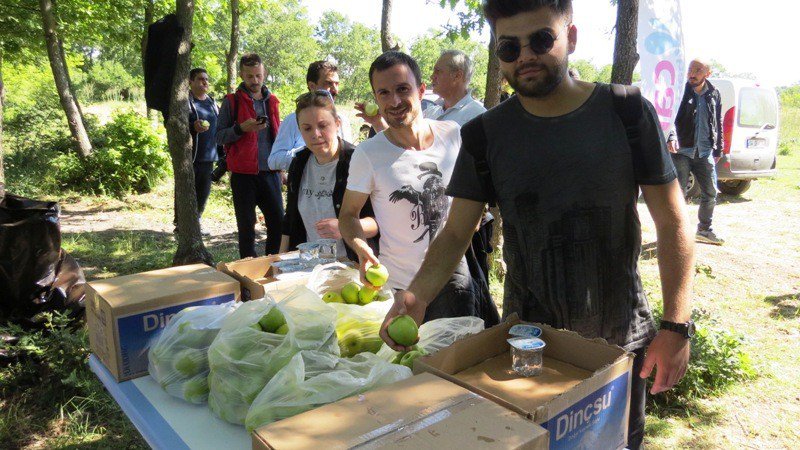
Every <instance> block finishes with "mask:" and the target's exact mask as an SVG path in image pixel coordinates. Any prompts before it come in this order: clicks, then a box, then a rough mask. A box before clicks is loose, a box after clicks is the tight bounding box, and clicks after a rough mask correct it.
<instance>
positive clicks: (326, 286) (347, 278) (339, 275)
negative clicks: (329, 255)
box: [306, 262, 394, 310]
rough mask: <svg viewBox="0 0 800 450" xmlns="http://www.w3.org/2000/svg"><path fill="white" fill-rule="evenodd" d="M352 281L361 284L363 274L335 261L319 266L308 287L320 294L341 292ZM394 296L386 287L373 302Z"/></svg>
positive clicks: (309, 280) (307, 284)
mask: <svg viewBox="0 0 800 450" xmlns="http://www.w3.org/2000/svg"><path fill="white" fill-rule="evenodd" d="M352 281H355V282H356V283H358V284H359V285H361V274H360V273H359V272H358V269H356V268H355V267H353V266H351V265H347V264H342V263H340V262H335V263H331V264H324V265H321V266H317V267H316V268H315V269H314V271H312V272H311V276H310V277H309V279H308V282H307V283H306V287H307V288H309V289H311V290H312V291H314V292H316V293H317V294H319V295H325V293H327V292H329V291H335V292H341V290H342V288H343V287H344V285H345V284H347V283H350V282H352ZM392 298H394V296H393V295H392V291H391V289H389V288H388V287H384V288H383V289H380V290H379V291H378V292H377V293H376V294H375V299H374V300H373V302H372V303H375V302H382V301H384V300H392ZM372 303H370V304H372ZM387 310H388V308H387Z"/></svg>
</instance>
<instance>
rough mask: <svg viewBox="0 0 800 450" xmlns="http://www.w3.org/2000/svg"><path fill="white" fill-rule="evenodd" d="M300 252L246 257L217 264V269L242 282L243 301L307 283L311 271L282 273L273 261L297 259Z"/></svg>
mask: <svg viewBox="0 0 800 450" xmlns="http://www.w3.org/2000/svg"><path fill="white" fill-rule="evenodd" d="M297 257H298V252H289V253H282V254H280V255H270V256H261V257H258V258H245V259H240V260H238V261H233V262H228V263H224V262H221V263H219V264H217V270H219V271H220V272H222V273H225V274H227V275H230V276H231V277H233V278H235V279H236V280H238V281H239V283H240V284H241V295H242V301H249V300H253V299H257V298H263V297H264V295H265V294H266V293H267V292H270V293H276V292H279V291H289V290H292V289H294V288H295V287H297V286H302V285H305V284H306V282H307V281H308V278H309V276H310V275H311V271H310V270H309V271H307V272H293V273H286V274H282V273H281V272H280V270H278V269H277V268H276V267H275V266H273V263H275V262H277V261H286V260H290V259H296V258H297Z"/></svg>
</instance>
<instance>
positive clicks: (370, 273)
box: [364, 264, 389, 287]
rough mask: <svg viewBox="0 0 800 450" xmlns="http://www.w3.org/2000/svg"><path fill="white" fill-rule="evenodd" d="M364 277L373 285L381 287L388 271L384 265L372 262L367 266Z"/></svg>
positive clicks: (387, 277) (384, 282) (387, 276)
mask: <svg viewBox="0 0 800 450" xmlns="http://www.w3.org/2000/svg"><path fill="white" fill-rule="evenodd" d="M364 277H365V278H366V279H367V281H369V282H370V283H371V284H372V285H373V286H375V287H381V286H383V285H384V284H386V282H387V281H388V280H389V271H388V270H386V266H384V265H381V264H373V265H371V266H369V267H368V268H367V271H366V273H365V274H364Z"/></svg>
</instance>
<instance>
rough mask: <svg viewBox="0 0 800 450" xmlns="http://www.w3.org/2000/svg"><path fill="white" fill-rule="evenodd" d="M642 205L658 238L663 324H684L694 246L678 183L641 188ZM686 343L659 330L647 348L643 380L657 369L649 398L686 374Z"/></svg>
mask: <svg viewBox="0 0 800 450" xmlns="http://www.w3.org/2000/svg"><path fill="white" fill-rule="evenodd" d="M642 193H643V194H644V199H645V202H646V203H647V207H648V209H649V210H650V215H651V216H652V217H653V222H655V225H656V234H657V236H658V269H659V272H660V274H661V289H662V293H663V297H664V320H667V321H670V322H678V323H683V322H687V321H688V320H689V319H690V318H691V298H690V297H691V295H692V271H693V269H694V242H693V240H692V239H691V236H692V234H691V232H690V229H689V221H688V218H687V215H686V207H685V203H684V200H683V194H682V192H681V189H680V187H679V185H678V182H677V181H675V180H673V181H672V182H671V183H669V184H665V185H660V186H642ZM688 363H689V340H688V339H685V338H684V337H683V336H680V335H679V334H677V333H673V332H671V331H665V330H660V331H659V332H658V334H657V335H656V337H655V339H653V342H652V343H651V344H650V346H649V347H648V348H647V354H646V357H645V361H644V365H643V367H642V371H641V373H640V374H639V376H641V377H642V378H647V377H649V376H650V374H651V372H652V370H653V368H656V376H655V380H654V381H653V387H652V389H651V390H650V393H651V394H657V393H659V392H663V391H666V390H668V389H670V388H672V386H674V385H675V383H677V382H678V381H680V379H681V378H682V377H683V375H684V373H686V367H687V365H688Z"/></svg>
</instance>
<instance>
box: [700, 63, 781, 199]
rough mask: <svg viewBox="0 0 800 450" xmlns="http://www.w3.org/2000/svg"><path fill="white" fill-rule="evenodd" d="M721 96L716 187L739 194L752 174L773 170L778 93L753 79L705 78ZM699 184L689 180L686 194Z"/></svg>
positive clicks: (751, 178) (726, 192) (748, 183)
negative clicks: (720, 142) (720, 127)
mask: <svg viewBox="0 0 800 450" xmlns="http://www.w3.org/2000/svg"><path fill="white" fill-rule="evenodd" d="M709 81H710V82H711V84H713V85H714V87H716V88H717V89H718V90H719V93H720V96H721V98H722V135H723V143H724V146H723V148H722V157H721V158H720V160H719V162H718V163H717V188H718V189H719V191H720V192H722V193H723V194H729V195H739V194H741V193H743V192H745V191H746V190H747V189H749V188H750V183H751V181H752V180H755V179H756V178H762V177H770V176H774V175H775V173H776V172H777V169H776V166H777V154H778V153H777V150H778V125H779V123H778V120H779V115H778V94H777V92H776V91H775V89H773V88H771V87H766V86H764V85H761V84H759V83H757V82H755V81H753V80H744V79H735V78H709ZM699 194H700V188H699V186H695V185H694V180H690V181H689V191H688V195H689V196H692V197H694V196H698V195H699Z"/></svg>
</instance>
